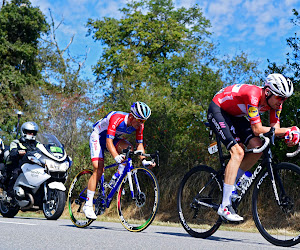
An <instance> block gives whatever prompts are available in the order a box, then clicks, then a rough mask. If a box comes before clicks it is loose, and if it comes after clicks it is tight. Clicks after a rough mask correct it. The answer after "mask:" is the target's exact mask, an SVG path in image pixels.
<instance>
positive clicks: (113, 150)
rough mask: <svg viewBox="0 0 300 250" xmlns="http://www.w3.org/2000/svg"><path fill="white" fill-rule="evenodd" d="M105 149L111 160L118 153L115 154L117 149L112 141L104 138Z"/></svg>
mask: <svg viewBox="0 0 300 250" xmlns="http://www.w3.org/2000/svg"><path fill="white" fill-rule="evenodd" d="M106 148H107V150H108V151H109V152H110V154H111V155H112V157H113V158H115V157H116V156H117V155H119V153H118V152H117V149H116V147H115V145H114V143H113V139H110V138H106Z"/></svg>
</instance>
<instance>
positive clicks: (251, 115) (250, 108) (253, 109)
mask: <svg viewBox="0 0 300 250" xmlns="http://www.w3.org/2000/svg"><path fill="white" fill-rule="evenodd" d="M248 116H249V118H254V117H257V116H259V113H258V109H257V107H254V106H251V105H248Z"/></svg>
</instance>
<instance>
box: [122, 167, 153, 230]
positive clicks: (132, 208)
mask: <svg viewBox="0 0 300 250" xmlns="http://www.w3.org/2000/svg"><path fill="white" fill-rule="evenodd" d="M131 174H132V185H133V190H134V197H132V193H131V190H130V184H129V180H128V177H125V179H124V181H123V183H122V184H121V186H120V188H119V192H118V199H117V208H118V214H119V217H120V221H121V223H122V225H123V226H124V227H125V228H126V229H127V230H128V231H131V232H141V231H143V230H145V229H146V228H147V227H148V226H149V225H150V224H151V222H152V221H153V219H154V217H155V215H156V212H157V209H158V204H159V186H158V183H157V179H156V177H155V175H154V174H153V173H152V171H150V170H149V169H147V168H143V167H138V168H134V169H133V170H131Z"/></svg>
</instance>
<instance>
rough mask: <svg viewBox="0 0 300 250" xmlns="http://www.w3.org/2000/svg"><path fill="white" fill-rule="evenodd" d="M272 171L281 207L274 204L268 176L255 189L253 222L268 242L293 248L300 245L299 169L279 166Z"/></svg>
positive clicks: (282, 164) (263, 176)
mask: <svg viewBox="0 0 300 250" xmlns="http://www.w3.org/2000/svg"><path fill="white" fill-rule="evenodd" d="M273 170H274V176H275V183H276V189H277V192H278V196H279V199H280V203H281V204H280V205H278V203H277V201H276V200H275V195H274V190H273V186H272V183H271V179H270V176H269V174H268V172H265V173H264V174H263V175H262V177H261V178H260V179H258V180H257V182H256V183H255V185H254V190H253V197H252V207H253V208H252V213H253V219H254V222H255V224H256V226H257V228H258V230H259V232H260V233H261V234H262V236H263V237H264V238H265V239H266V240H267V241H269V242H271V243H272V244H274V245H277V246H284V247H288V246H293V245H296V244H298V243H299V242H300V168H299V167H298V166H297V165H294V164H290V163H280V164H278V165H275V166H274V168H273Z"/></svg>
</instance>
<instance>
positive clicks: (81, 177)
mask: <svg viewBox="0 0 300 250" xmlns="http://www.w3.org/2000/svg"><path fill="white" fill-rule="evenodd" d="M91 175H92V171H90V170H83V171H81V172H80V173H78V174H77V175H76V176H75V178H74V179H73V181H72V183H71V185H70V188H69V193H68V208H69V213H70V218H71V221H72V222H73V224H74V225H75V226H77V227H87V226H88V225H90V224H91V223H92V222H93V220H90V219H87V218H86V217H85V214H84V213H83V211H82V208H83V206H84V204H85V201H86V197H87V196H86V191H87V184H88V181H89V179H90V177H91ZM94 197H97V193H96V194H95V196H94Z"/></svg>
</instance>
